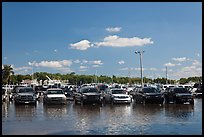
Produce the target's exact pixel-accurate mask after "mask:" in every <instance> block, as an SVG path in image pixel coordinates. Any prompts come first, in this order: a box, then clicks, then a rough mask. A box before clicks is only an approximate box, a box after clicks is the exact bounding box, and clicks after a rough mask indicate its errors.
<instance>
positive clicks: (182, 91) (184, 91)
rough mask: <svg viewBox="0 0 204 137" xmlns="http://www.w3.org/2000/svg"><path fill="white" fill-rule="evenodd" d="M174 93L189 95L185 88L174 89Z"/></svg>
mask: <svg viewBox="0 0 204 137" xmlns="http://www.w3.org/2000/svg"><path fill="white" fill-rule="evenodd" d="M174 92H175V93H190V91H188V90H187V89H186V88H175V89H174Z"/></svg>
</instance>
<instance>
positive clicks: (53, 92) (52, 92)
mask: <svg viewBox="0 0 204 137" xmlns="http://www.w3.org/2000/svg"><path fill="white" fill-rule="evenodd" d="M47 94H64V93H63V91H62V90H48V91H47Z"/></svg>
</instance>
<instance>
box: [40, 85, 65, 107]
mask: <svg viewBox="0 0 204 137" xmlns="http://www.w3.org/2000/svg"><path fill="white" fill-rule="evenodd" d="M43 103H44V104H67V99H66V96H65V94H64V92H63V90H62V89H60V88H49V89H47V90H46V92H45V93H44V95H43Z"/></svg>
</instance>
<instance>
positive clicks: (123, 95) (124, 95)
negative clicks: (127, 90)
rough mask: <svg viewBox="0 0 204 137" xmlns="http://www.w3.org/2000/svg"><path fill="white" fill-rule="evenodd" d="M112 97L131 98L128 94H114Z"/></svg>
mask: <svg viewBox="0 0 204 137" xmlns="http://www.w3.org/2000/svg"><path fill="white" fill-rule="evenodd" d="M112 96H114V97H118V96H120V97H130V96H129V95H126V94H112Z"/></svg>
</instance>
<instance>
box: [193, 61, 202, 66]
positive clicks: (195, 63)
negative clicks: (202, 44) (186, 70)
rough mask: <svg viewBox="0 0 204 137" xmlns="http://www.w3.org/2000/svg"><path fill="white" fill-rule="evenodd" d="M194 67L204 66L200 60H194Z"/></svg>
mask: <svg viewBox="0 0 204 137" xmlns="http://www.w3.org/2000/svg"><path fill="white" fill-rule="evenodd" d="M192 65H194V66H201V65H202V64H201V63H200V62H199V61H198V60H193V63H192Z"/></svg>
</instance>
